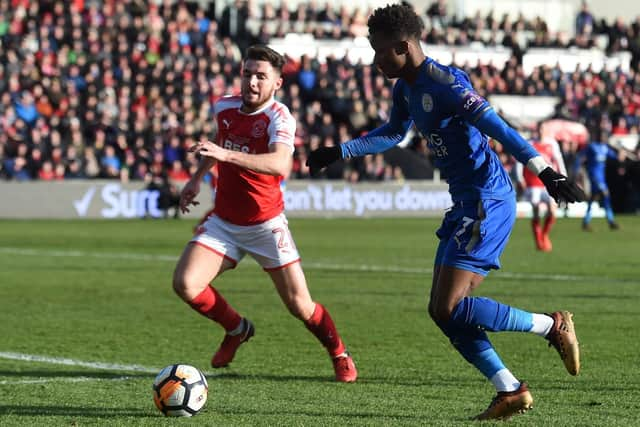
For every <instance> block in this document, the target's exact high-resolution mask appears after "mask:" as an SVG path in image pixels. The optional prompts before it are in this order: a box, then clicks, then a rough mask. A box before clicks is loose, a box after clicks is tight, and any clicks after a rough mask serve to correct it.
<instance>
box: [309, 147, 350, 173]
mask: <svg viewBox="0 0 640 427" xmlns="http://www.w3.org/2000/svg"><path fill="white" fill-rule="evenodd" d="M341 158H342V150H341V149H340V146H339V145H336V146H335V147H320V148H316V149H315V150H313V151H312V152H311V153H309V158H308V159H307V163H306V165H307V166H309V173H310V174H311V176H314V175H316V174H317V173H318V172H319V171H320V170H321V169H323V168H325V167H327V166H329V165H330V164H331V163H333V162H335V161H336V160H339V159H341Z"/></svg>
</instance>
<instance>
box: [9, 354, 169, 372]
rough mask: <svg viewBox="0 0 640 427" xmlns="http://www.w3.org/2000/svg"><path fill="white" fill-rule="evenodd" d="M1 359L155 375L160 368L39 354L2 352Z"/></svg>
mask: <svg viewBox="0 0 640 427" xmlns="http://www.w3.org/2000/svg"><path fill="white" fill-rule="evenodd" d="M0 359H9V360H20V361H23V362H38V363H51V364H54V365H66V366H81V367H83V368H91V369H100V370H103V371H130V372H144V373H149V374H155V373H158V372H160V368H151V367H148V366H141V365H124V364H120V363H105V362H86V361H83V360H76V359H68V358H66V357H50V356H40V355H37V354H25V353H13V352H8V351H0Z"/></svg>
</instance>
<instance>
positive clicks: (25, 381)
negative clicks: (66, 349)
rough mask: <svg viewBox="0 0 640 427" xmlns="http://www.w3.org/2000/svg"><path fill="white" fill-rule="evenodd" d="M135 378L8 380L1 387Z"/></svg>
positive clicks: (1, 383) (2, 382)
mask: <svg viewBox="0 0 640 427" xmlns="http://www.w3.org/2000/svg"><path fill="white" fill-rule="evenodd" d="M131 379H133V377H114V378H92V377H50V378H34V379H32V380H6V381H0V385H20V384H46V383H60V382H64V383H83V382H91V381H128V380H131Z"/></svg>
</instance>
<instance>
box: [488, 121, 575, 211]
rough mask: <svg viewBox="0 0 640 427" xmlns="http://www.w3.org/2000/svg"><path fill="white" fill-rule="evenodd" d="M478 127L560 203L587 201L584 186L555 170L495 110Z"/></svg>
mask: <svg viewBox="0 0 640 427" xmlns="http://www.w3.org/2000/svg"><path fill="white" fill-rule="evenodd" d="M476 127H477V128H478V129H479V130H480V131H481V132H482V133H484V134H486V135H489V136H490V137H492V138H494V139H496V140H497V141H499V142H500V143H501V144H502V145H503V146H504V147H505V148H506V149H507V151H508V152H509V153H511V154H513V156H514V157H515V158H516V159H517V160H518V161H519V162H520V163H522V164H524V165H526V166H527V168H528V169H529V170H530V171H532V172H533V173H535V174H536V175H537V176H538V177H539V178H540V180H541V181H542V183H543V184H544V186H545V187H546V188H547V191H548V192H549V195H551V197H553V198H554V199H555V201H556V202H558V203H560V202H567V203H573V202H581V201H583V200H585V199H586V196H585V194H584V191H582V189H581V188H580V187H578V186H577V185H576V184H575V183H574V182H572V181H570V180H569V179H568V178H567V177H566V176H565V175H562V174H559V173H558V172H556V171H555V170H553V168H552V167H551V166H549V165H548V164H547V162H546V161H545V160H544V159H543V158H542V156H540V154H539V153H538V152H537V151H536V149H535V148H533V146H532V145H531V144H529V143H528V142H527V141H526V140H525V139H524V138H523V137H522V136H521V135H520V134H519V133H518V132H517V131H516V130H515V129H513V128H512V127H511V126H509V125H508V124H507V123H506V122H505V121H504V120H502V118H501V117H500V116H499V115H498V114H497V113H496V112H495V111H494V110H493V109H489V110H487V111H486V112H485V113H484V114H483V115H482V116H481V117H480V118H479V119H478V121H477V122H476Z"/></svg>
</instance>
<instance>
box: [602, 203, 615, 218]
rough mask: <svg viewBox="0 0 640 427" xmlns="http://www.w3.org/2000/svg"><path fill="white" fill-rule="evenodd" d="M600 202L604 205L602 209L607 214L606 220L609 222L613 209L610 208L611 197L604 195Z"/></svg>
mask: <svg viewBox="0 0 640 427" xmlns="http://www.w3.org/2000/svg"><path fill="white" fill-rule="evenodd" d="M602 204H603V205H604V211H605V213H606V214H607V221H609V223H612V222H613V209H612V208H611V197H610V196H604V197H603V199H602Z"/></svg>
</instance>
